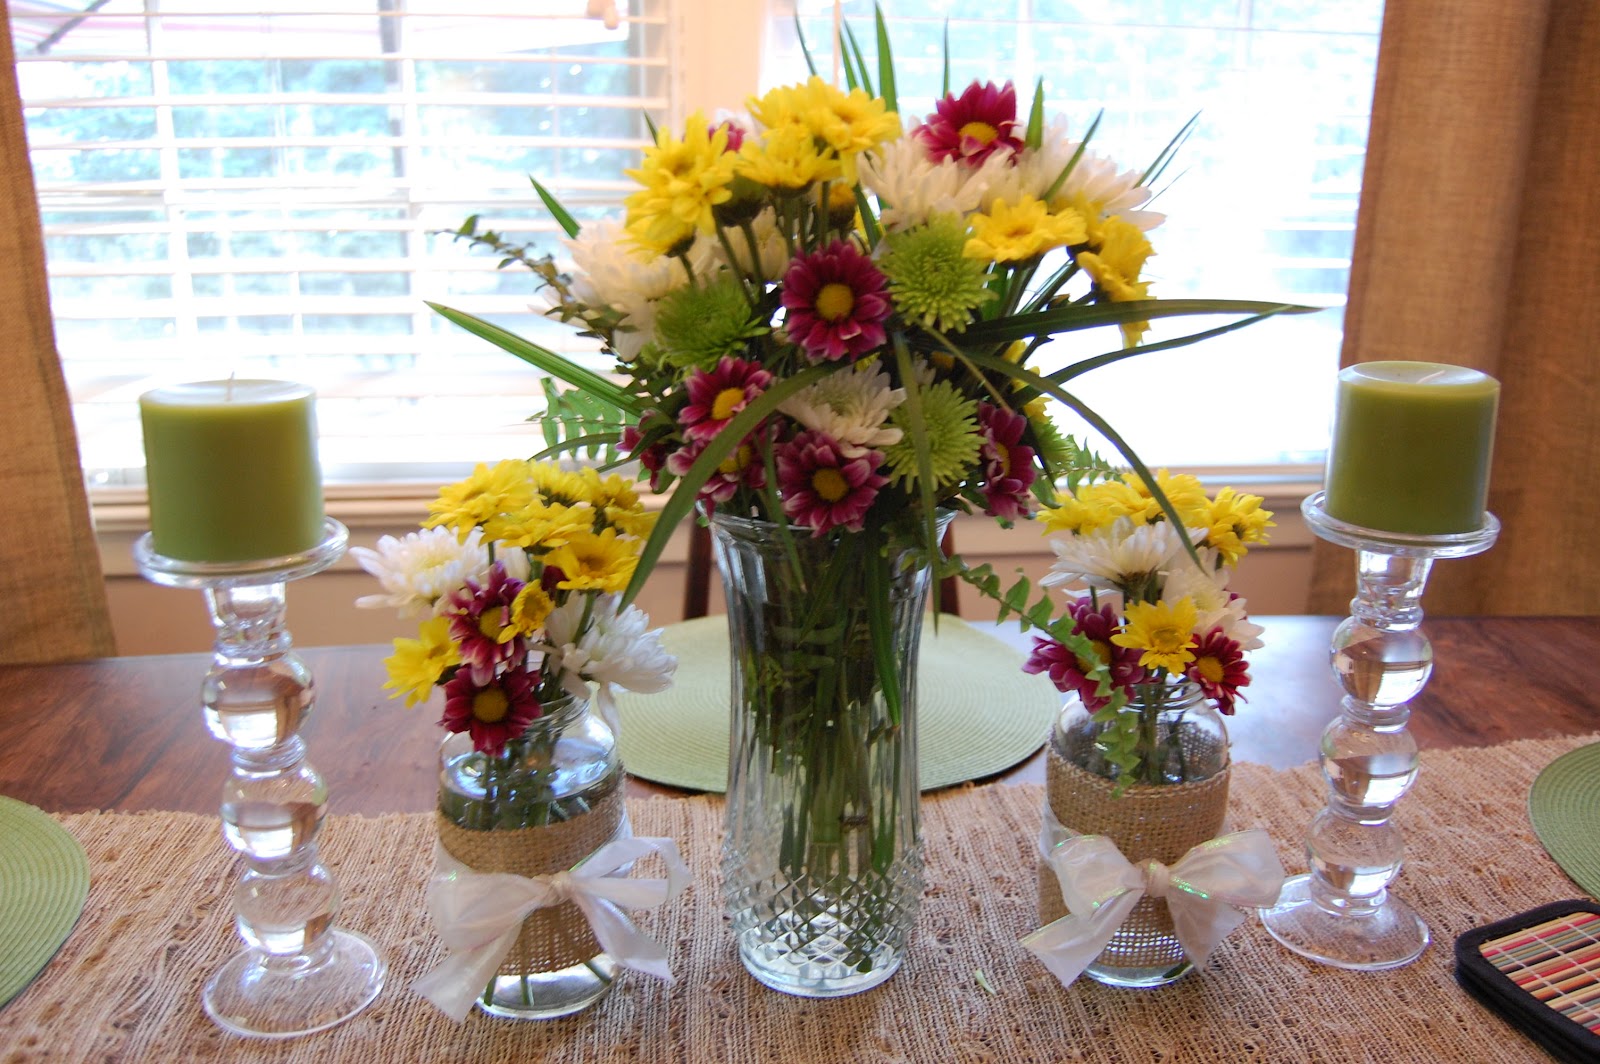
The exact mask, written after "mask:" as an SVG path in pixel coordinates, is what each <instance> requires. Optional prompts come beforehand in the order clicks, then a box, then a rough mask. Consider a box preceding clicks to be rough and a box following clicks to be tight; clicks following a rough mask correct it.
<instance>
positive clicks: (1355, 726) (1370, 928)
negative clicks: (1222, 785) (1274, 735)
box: [1261, 491, 1500, 970]
mask: <svg viewBox="0 0 1600 1064" xmlns="http://www.w3.org/2000/svg"><path fill="white" fill-rule="evenodd" d="M1300 510H1301V513H1303V514H1304V515H1305V519H1306V523H1307V525H1309V526H1310V528H1311V530H1312V531H1313V532H1314V533H1316V534H1317V535H1318V536H1320V537H1321V538H1323V539H1326V540H1328V541H1330V542H1332V543H1337V544H1340V545H1341V546H1345V547H1352V548H1354V549H1355V551H1356V552H1357V556H1356V572H1357V591H1356V597H1355V598H1353V599H1352V600H1351V601H1350V616H1349V617H1347V618H1345V620H1344V621H1343V622H1342V623H1340V625H1339V627H1338V628H1336V629H1335V630H1334V633H1333V642H1332V651H1331V660H1332V665H1333V672H1334V676H1335V677H1336V678H1337V679H1338V681H1339V683H1340V685H1341V686H1342V687H1343V688H1344V691H1345V695H1344V699H1343V702H1342V707H1343V711H1342V713H1341V714H1340V715H1339V717H1338V718H1336V719H1335V720H1334V721H1333V722H1332V723H1330V724H1329V725H1328V727H1327V728H1326V729H1325V730H1324V731H1323V733H1322V742H1321V748H1320V760H1321V765H1322V774H1323V776H1324V777H1325V778H1326V780H1327V783H1328V805H1327V807H1326V808H1325V809H1324V810H1323V811H1322V812H1321V813H1318V814H1317V816H1316V818H1315V819H1314V820H1313V821H1312V822H1311V828H1310V830H1309V832H1308V833H1307V835H1306V857H1307V859H1308V861H1309V863H1310V867H1311V871H1310V872H1309V873H1308V874H1306V875H1302V876H1295V877H1293V878H1291V879H1289V880H1287V881H1285V883H1284V886H1283V892H1282V893H1281V894H1280V895H1279V897H1278V902H1277V904H1276V905H1275V906H1273V907H1272V908H1270V909H1264V910H1262V913H1261V918H1262V922H1263V923H1264V924H1265V925H1266V928H1267V930H1268V931H1269V932H1270V933H1271V934H1272V937H1273V938H1275V939H1277V940H1278V941H1279V942H1281V943H1283V944H1284V945H1285V946H1287V947H1288V948H1289V949H1291V950H1293V951H1294V952H1296V953H1298V954H1300V955H1301V956H1303V957H1309V958H1310V959H1312V960H1314V961H1319V962H1321V963H1323V964H1331V965H1335V966H1337V967H1340V968H1354V969H1358V970H1376V969H1381V968H1398V967H1400V966H1401V965H1404V964H1409V963H1411V962H1412V961H1414V960H1416V959H1417V958H1418V957H1420V956H1421V955H1422V951H1423V950H1424V949H1426V948H1427V946H1428V941H1429V933H1428V925H1427V924H1426V923H1425V922H1424V921H1423V919H1422V918H1421V917H1420V916H1418V915H1417V914H1416V912H1415V911H1414V910H1413V909H1412V908H1411V906H1409V905H1407V904H1406V903H1405V902H1403V901H1401V900H1400V899H1399V898H1396V897H1395V896H1394V895H1392V894H1390V893H1389V890H1388V888H1389V884H1390V883H1391V882H1393V880H1394V878H1395V877H1396V876H1397V875H1399V874H1400V865H1401V861H1402V858H1403V857H1404V854H1405V843H1404V842H1403V840H1402V839H1401V837H1400V832H1399V830H1398V829H1397V828H1396V827H1395V826H1394V824H1393V823H1391V818H1392V817H1393V816H1394V812H1395V807H1396V806H1397V805H1398V804H1399V802H1400V799H1402V798H1404V797H1405V795H1406V792H1408V791H1409V790H1410V789H1411V785H1412V784H1413V783H1414V782H1415V781H1416V778H1417V744H1416V741H1415V740H1414V739H1412V737H1411V735H1410V733H1409V732H1408V731H1407V730H1406V723H1407V721H1408V720H1409V719H1410V717H1411V711H1410V709H1409V708H1408V704H1409V703H1410V701H1411V700H1412V699H1413V698H1415V697H1416V696H1417V695H1418V694H1419V693H1420V692H1421V691H1422V688H1423V687H1424V685H1426V684H1427V682H1428V677H1429V675H1430V674H1431V673H1432V672H1433V647H1432V645H1431V644H1430V643H1429V642H1428V637H1427V636H1426V635H1424V634H1423V632H1422V629H1421V624H1422V591H1423V587H1424V585H1425V584H1426V583H1427V580H1428V570H1429V568H1430V567H1431V566H1432V564H1433V561H1434V559H1436V558H1464V557H1466V556H1468V555H1471V554H1477V553H1479V552H1481V551H1485V550H1488V549H1489V547H1490V546H1491V545H1492V544H1493V543H1494V541H1495V537H1496V536H1498V535H1499V533H1500V522H1499V521H1498V520H1496V519H1495V516H1494V515H1493V514H1490V513H1485V514H1484V515H1483V524H1482V526H1481V527H1480V528H1478V529H1476V530H1474V531H1472V532H1462V533H1451V534H1446V535H1411V534H1404V533H1395V532H1384V531H1379V530H1377V529H1371V528H1362V527H1360V526H1358V525H1352V524H1350V523H1348V522H1345V521H1340V520H1339V519H1338V518H1335V517H1331V516H1329V514H1328V513H1327V511H1326V510H1325V509H1324V508H1323V493H1322V492H1320V491H1319V492H1316V493H1315V494H1313V495H1310V496H1308V497H1307V498H1306V500H1305V501H1304V502H1303V503H1302V504H1301V507H1300Z"/></svg>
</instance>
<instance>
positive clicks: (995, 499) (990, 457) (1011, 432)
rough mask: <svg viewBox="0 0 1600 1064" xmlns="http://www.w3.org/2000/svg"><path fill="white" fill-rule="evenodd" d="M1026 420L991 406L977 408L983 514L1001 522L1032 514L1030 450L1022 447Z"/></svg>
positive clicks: (1010, 411)
mask: <svg viewBox="0 0 1600 1064" xmlns="http://www.w3.org/2000/svg"><path fill="white" fill-rule="evenodd" d="M1027 428H1028V419H1027V418H1026V417H1024V416H1023V415H1021V414H1019V413H1016V412H1015V411H1013V410H1007V409H1005V408H1004V407H999V406H995V405H994V404H993V403H979V404H978V431H980V432H981V433H983V449H982V455H983V462H984V467H983V503H984V507H983V512H984V513H986V514H989V515H990V516H991V517H998V518H1000V519H1001V520H1004V521H1015V520H1017V519H1018V518H1020V517H1027V516H1028V515H1029V514H1030V513H1031V512H1032V510H1033V501H1032V498H1031V496H1030V495H1029V494H1028V489H1029V488H1031V487H1032V486H1033V478H1034V475H1035V474H1034V468H1033V454H1034V452H1033V448H1032V447H1024V446H1022V442H1021V441H1022V434H1023V432H1025V431H1026V430H1027Z"/></svg>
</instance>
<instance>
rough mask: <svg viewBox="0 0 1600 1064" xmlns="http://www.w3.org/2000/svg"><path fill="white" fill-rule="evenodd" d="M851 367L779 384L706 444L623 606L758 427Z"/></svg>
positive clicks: (664, 515) (808, 372) (645, 551)
mask: <svg viewBox="0 0 1600 1064" xmlns="http://www.w3.org/2000/svg"><path fill="white" fill-rule="evenodd" d="M848 365H849V363H846V362H839V363H835V364H831V365H825V366H808V367H807V368H805V369H803V370H801V371H800V372H799V373H796V374H795V375H794V376H792V377H789V378H787V379H785V380H781V381H779V382H778V383H776V384H774V385H773V386H772V387H770V388H768V389H767V390H766V391H764V392H762V393H761V394H760V395H758V396H756V398H755V399H754V400H752V401H751V403H750V404H749V405H748V406H746V407H745V408H744V409H743V410H741V411H739V413H738V414H736V415H734V417H733V419H732V420H731V421H729V422H728V423H727V424H726V425H724V426H723V427H722V431H720V432H718V433H717V434H716V436H715V437H713V438H712V440H711V442H710V443H708V444H706V449H705V450H703V451H701V452H700V456H699V457H698V458H696V459H695V460H694V464H693V465H691V466H690V467H689V469H688V470H687V471H686V472H685V473H684V474H683V476H682V477H680V478H678V485H677V487H676V488H674V489H673V492H672V495H671V497H670V498H668V499H667V502H666V505H664V506H663V507H662V508H661V515H660V516H659V517H657V518H656V524H655V527H654V528H653V529H651V530H650V538H649V539H647V540H645V544H644V547H643V548H642V549H641V550H640V552H639V564H638V568H636V569H635V570H634V571H633V579H632V580H631V581H629V582H628V587H627V589H626V590H625V591H623V593H622V604H623V605H627V604H628V603H630V602H632V601H633V600H634V598H635V597H636V596H637V595H638V594H639V592H640V591H641V590H643V589H644V583H645V580H646V578H647V577H648V576H649V575H650V570H651V569H652V568H654V567H655V564H656V560H657V559H659V558H660V557H661V552H662V551H663V550H665V549H666V546H667V541H668V540H669V539H671V538H672V531H673V529H675V528H677V527H678V522H680V521H682V520H683V519H684V517H686V516H687V515H688V514H689V512H690V511H691V510H693V509H694V504H695V502H696V501H697V500H698V499H699V497H700V489H701V488H702V487H704V486H705V483H706V481H708V480H710V479H711V474H712V473H714V472H716V469H717V466H719V465H721V464H722V463H723V462H724V461H726V460H727V458H728V456H729V455H731V454H733V452H734V451H735V450H737V449H738V447H739V444H740V443H742V442H744V438H745V437H746V436H748V435H749V434H750V433H751V432H752V431H753V430H754V429H755V427H756V426H757V425H759V424H761V422H762V421H763V420H764V419H765V418H767V417H769V416H771V414H772V413H773V411H775V410H777V409H778V404H779V403H782V402H783V401H784V400H785V399H787V398H789V397H790V396H791V395H793V394H795V393H796V392H798V391H800V390H801V389H803V388H808V387H810V386H811V385H812V384H815V383H816V382H817V381H819V380H821V379H822V378H823V377H826V376H828V375H829V374H830V373H835V372H837V371H838V370H839V369H840V368H841V367H848Z"/></svg>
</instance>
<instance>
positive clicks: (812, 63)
mask: <svg viewBox="0 0 1600 1064" xmlns="http://www.w3.org/2000/svg"><path fill="white" fill-rule="evenodd" d="M794 35H795V39H796V40H798V41H799V42H800V54H801V55H802V56H804V57H805V60H806V69H807V70H809V71H810V72H811V76H812V77H817V76H818V75H817V61H816V60H815V59H813V58H812V57H811V46H810V45H808V44H807V43H806V28H805V26H803V25H801V23H800V9H799V8H798V7H796V8H795V12H794Z"/></svg>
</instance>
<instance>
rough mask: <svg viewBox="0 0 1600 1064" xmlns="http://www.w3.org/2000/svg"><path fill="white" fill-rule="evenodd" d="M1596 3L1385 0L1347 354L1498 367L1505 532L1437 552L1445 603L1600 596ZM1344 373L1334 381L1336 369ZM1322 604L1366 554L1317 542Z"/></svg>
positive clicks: (1328, 609) (1343, 589) (1335, 598)
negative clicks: (1445, 554) (1599, 555)
mask: <svg viewBox="0 0 1600 1064" xmlns="http://www.w3.org/2000/svg"><path fill="white" fill-rule="evenodd" d="M1597 71H1600V5H1596V4H1595V3H1594V0H1520V2H1518V3H1514V4H1507V3H1505V2H1504V0H1453V2H1451V3H1447V4H1441V3H1437V2H1435V0H1389V3H1388V5H1387V8H1386V10H1385V14H1384V23H1383V36H1382V39H1381V44H1380V49H1379V54H1378V73H1377V85H1376V90H1375V93H1374V97H1373V106H1372V114H1373V117H1372V129H1371V135H1370V138H1369V141H1368V148H1367V162H1366V173H1365V177H1364V179H1363V180H1364V184H1363V189H1362V195H1361V207H1360V211H1359V214H1358V218H1357V225H1356V239H1355V254H1354V261H1353V263H1352V269H1351V278H1350V298H1349V306H1348V309H1347V311H1346V319H1345V340H1344V349H1343V352H1342V355H1341V359H1342V362H1343V364H1344V365H1350V364H1353V363H1358V362H1369V361H1375V360H1380V359H1395V358H1398V359H1419V360H1422V361H1436V362H1452V363H1457V364H1460V365H1466V366H1472V367H1475V368H1477V369H1481V370H1483V371H1484V372H1486V373H1490V374H1492V375H1494V376H1495V377H1497V378H1498V379H1499V380H1500V382H1501V400H1500V418H1499V425H1498V430H1497V438H1496V447H1495V459H1494V466H1493V471H1492V474H1491V480H1490V493H1489V509H1490V510H1491V512H1493V513H1494V514H1495V515H1496V516H1497V517H1499V519H1500V521H1501V522H1502V530H1501V534H1500V539H1499V541H1498V542H1497V543H1496V544H1495V546H1494V547H1493V548H1491V549H1490V550H1489V551H1488V552H1486V553H1484V554H1481V555H1478V556H1476V557H1473V558H1468V559H1462V560H1452V561H1445V562H1441V563H1439V564H1438V565H1436V566H1435V567H1434V569H1433V575H1432V577H1431V579H1430V581H1429V584H1428V592H1427V598H1426V602H1425V606H1426V608H1427V610H1428V612H1429V613H1431V614H1436V615H1447V614H1456V615H1463V614H1494V615H1532V614H1563V615H1571V614H1592V613H1595V612H1597V606H1596V603H1597V602H1600V563H1597V561H1596V559H1595V557H1594V556H1593V555H1591V554H1589V552H1588V550H1587V548H1588V547H1589V546H1590V545H1591V543H1592V540H1593V533H1594V530H1595V529H1596V528H1597V527H1600V491H1597V490H1596V489H1597V485H1596V478H1595V465H1596V463H1597V461H1600V181H1597V180H1596V177H1595V175H1596V174H1597V173H1600V89H1597V87H1596V86H1597V85H1600V81H1597V75H1596V72H1597ZM1332 386H1333V382H1332V381H1330V382H1329V387H1330V388H1331V387H1332ZM1314 555H1315V559H1314V566H1313V579H1312V592H1311V609H1312V611H1313V612H1320V613H1335V614H1337V613H1343V612H1345V609H1346V605H1347V603H1348V601H1349V599H1350V596H1351V595H1352V594H1353V593H1354V590H1355V565H1354V561H1353V557H1352V552H1351V551H1350V550H1348V549H1345V548H1341V547H1334V546H1332V545H1331V544H1327V543H1322V542H1318V543H1317V545H1316V550H1315V552H1314Z"/></svg>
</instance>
